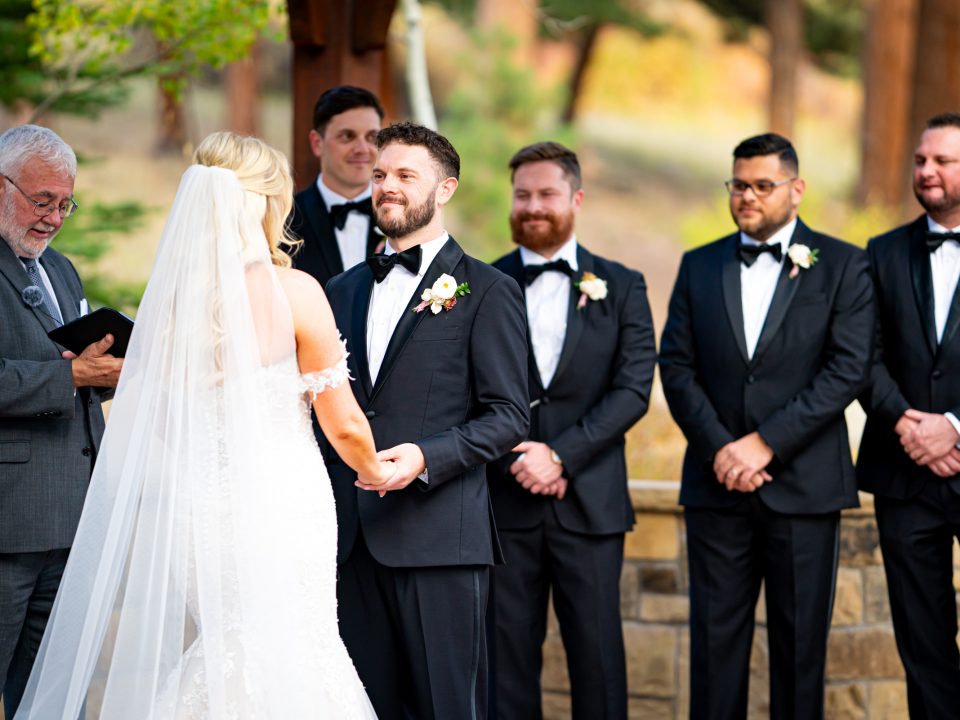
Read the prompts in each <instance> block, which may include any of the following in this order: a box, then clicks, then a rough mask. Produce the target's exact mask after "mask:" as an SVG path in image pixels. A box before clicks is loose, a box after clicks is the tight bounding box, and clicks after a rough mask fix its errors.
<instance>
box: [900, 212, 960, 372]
mask: <svg viewBox="0 0 960 720" xmlns="http://www.w3.org/2000/svg"><path fill="white" fill-rule="evenodd" d="M926 223H927V218H926V216H921V217H920V218H919V219H918V220H917V221H916V222H915V223H914V224H913V226H912V227H911V228H910V276H911V278H912V280H913V295H914V298H915V299H916V301H917V309H918V310H919V311H920V317H921V318H922V321H923V335H924V337H925V338H926V339H927V345H928V346H929V348H930V354H931V355H934V356H936V354H937V344H938V343H937V321H936V317H935V315H934V308H933V273H932V271H931V270H930V251H929V250H927V244H926V242H925V238H924V233H925V231H926V228H927V224H926ZM954 303H956V295H954ZM950 322H953V323H954V324H956V322H957V315H956V314H955V313H954V311H953V308H952V307H951V308H950V319H949V321H948V324H947V327H948V328H949V326H950ZM954 330H955V328H954ZM943 336H944V339H946V337H947V333H946V331H945V332H944V334H943Z"/></svg>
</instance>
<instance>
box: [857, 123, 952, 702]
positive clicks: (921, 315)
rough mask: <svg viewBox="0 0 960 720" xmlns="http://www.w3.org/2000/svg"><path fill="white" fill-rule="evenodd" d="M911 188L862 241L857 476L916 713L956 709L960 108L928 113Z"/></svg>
mask: <svg viewBox="0 0 960 720" xmlns="http://www.w3.org/2000/svg"><path fill="white" fill-rule="evenodd" d="M913 191H914V193H915V194H916V196H917V200H919V201H920V204H921V205H922V206H923V208H924V210H926V213H925V214H924V215H921V216H920V217H919V218H917V219H916V220H914V221H913V222H912V223H909V224H907V225H904V226H902V227H899V228H896V229H895V230H892V231H890V232H888V233H887V234H886V235H881V236H880V237H877V238H874V239H872V240H871V241H870V244H869V245H868V246H867V255H868V257H869V259H870V265H871V268H872V270H873V275H874V280H875V283H876V292H877V308H878V314H879V342H878V351H877V353H876V356H875V363H874V367H873V372H872V375H871V379H872V385H871V388H870V391H869V392H868V393H866V394H865V395H864V397H863V398H861V402H862V403H863V405H864V407H865V408H866V410H867V413H868V415H867V425H866V428H865V429H864V434H863V443H862V444H861V446H860V455H859V459H858V461H857V477H858V479H859V481H860V487H861V488H862V489H863V490H866V491H868V492H872V493H874V495H875V508H876V514H877V526H878V528H879V532H880V546H881V549H882V550H883V563H884V567H885V568H886V572H887V587H888V590H889V593H890V607H891V611H892V615H893V627H894V630H895V631H896V636H897V647H898V649H899V650H900V658H901V659H902V660H903V665H904V667H905V669H906V673H907V698H908V703H909V707H910V716H911V717H912V718H914V719H917V718H958V717H960V653H958V651H957V641H956V637H957V604H956V599H955V598H956V595H955V591H954V586H953V560H952V557H953V556H952V552H953V541H954V538H956V537H960V475H958V473H960V451H958V450H957V444H958V442H960V420H958V418H960V337H958V336H957V329H958V327H960V297H958V295H957V292H956V289H957V279H958V277H960V114H958V113H947V114H944V115H938V116H936V117H934V118H932V119H931V120H930V121H929V122H928V123H927V129H926V131H925V132H924V133H923V135H922V136H921V138H920V145H919V146H918V147H917V149H916V152H915V154H914V166H913Z"/></svg>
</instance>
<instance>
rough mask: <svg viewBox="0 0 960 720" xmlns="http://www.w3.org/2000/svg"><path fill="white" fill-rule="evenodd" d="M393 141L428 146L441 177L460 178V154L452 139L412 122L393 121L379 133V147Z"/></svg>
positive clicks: (381, 147) (427, 148)
mask: <svg viewBox="0 0 960 720" xmlns="http://www.w3.org/2000/svg"><path fill="white" fill-rule="evenodd" d="M391 143H400V144H401V145H413V146H416V145H419V146H420V147H423V148H426V150H427V152H428V153H429V154H430V158H431V159H432V160H433V161H434V162H435V163H436V164H437V167H438V168H439V170H440V175H441V179H443V178H448V177H452V178H457V179H458V180H459V179H460V155H458V154H457V151H456V150H455V149H454V147H453V145H451V144H450V141H449V140H447V139H446V138H445V137H444V136H443V135H441V134H440V133H438V132H435V131H433V130H431V129H430V128H427V127H424V126H423V125H417V124H416V123H412V122H398V123H393V124H392V125H390V126H389V127H385V128H384V129H383V130H381V131H380V132H379V133H377V148H378V149H379V150H383V148H385V147H386V146H387V145H390V144H391Z"/></svg>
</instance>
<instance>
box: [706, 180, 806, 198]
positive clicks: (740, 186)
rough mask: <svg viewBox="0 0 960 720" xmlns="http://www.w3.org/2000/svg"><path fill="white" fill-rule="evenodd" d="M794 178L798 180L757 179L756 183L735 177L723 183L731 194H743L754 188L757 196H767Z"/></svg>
mask: <svg viewBox="0 0 960 720" xmlns="http://www.w3.org/2000/svg"><path fill="white" fill-rule="evenodd" d="M794 180H796V178H795V177H792V178H787V179H786V180H778V181H777V182H774V181H773V180H757V181H756V182H755V183H748V182H746V181H744V180H737V178H733V179H732V180H727V181H726V182H725V183H723V185H724V187H726V188H727V192H728V193H730V194H731V195H743V194H744V193H745V192H746V191H747V190H753V194H754V195H756V196H757V197H766V196H767V195H769V194H770V193H772V192H773V191H774V190H776V189H777V188H778V187H780V186H781V185H786V184H787V183H788V182H793V181H794Z"/></svg>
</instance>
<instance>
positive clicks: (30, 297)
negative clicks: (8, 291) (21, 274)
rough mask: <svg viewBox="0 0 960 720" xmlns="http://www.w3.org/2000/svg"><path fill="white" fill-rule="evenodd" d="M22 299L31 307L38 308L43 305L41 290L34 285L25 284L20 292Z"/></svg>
mask: <svg viewBox="0 0 960 720" xmlns="http://www.w3.org/2000/svg"><path fill="white" fill-rule="evenodd" d="M20 297H21V298H22V299H23V301H24V302H25V303H26V304H27V305H29V306H30V307H32V308H38V307H40V306H41V305H43V290H41V289H40V288H39V287H37V286H36V285H27V286H26V287H25V288H24V289H23V292H22V293H20Z"/></svg>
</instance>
